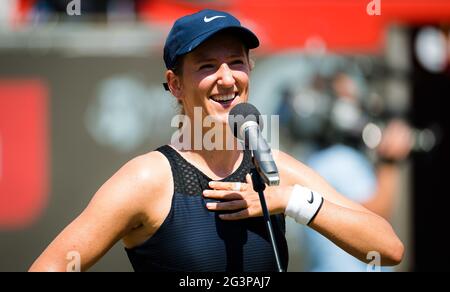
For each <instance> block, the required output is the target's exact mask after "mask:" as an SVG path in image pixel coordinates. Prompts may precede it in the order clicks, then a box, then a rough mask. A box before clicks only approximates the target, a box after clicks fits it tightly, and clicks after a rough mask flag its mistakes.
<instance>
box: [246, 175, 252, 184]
mask: <svg viewBox="0 0 450 292" xmlns="http://www.w3.org/2000/svg"><path fill="white" fill-rule="evenodd" d="M245 180H246V181H247V184H248V185H250V186H253V181H252V176H251V175H250V173H247V175H246V176H245Z"/></svg>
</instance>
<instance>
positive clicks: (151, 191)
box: [97, 151, 172, 204]
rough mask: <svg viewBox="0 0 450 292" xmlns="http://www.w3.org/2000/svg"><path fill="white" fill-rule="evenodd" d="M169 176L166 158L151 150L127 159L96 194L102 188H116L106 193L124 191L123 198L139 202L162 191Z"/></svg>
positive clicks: (99, 192) (100, 191)
mask: <svg viewBox="0 0 450 292" xmlns="http://www.w3.org/2000/svg"><path fill="white" fill-rule="evenodd" d="M171 177H172V176H171V170H170V165H169V162H168V161H167V159H166V158H165V157H164V155H162V154H161V153H160V152H158V151H152V152H149V153H147V154H144V155H140V156H137V157H135V158H133V159H131V160H130V161H128V162H127V163H126V164H125V165H124V166H122V167H121V168H120V169H119V170H118V171H117V172H116V173H115V174H114V175H113V176H112V177H111V178H110V179H109V180H108V181H107V182H106V183H105V184H104V185H103V186H102V187H101V188H100V189H99V191H98V193H97V195H100V194H101V193H102V191H103V190H104V189H109V188H112V189H116V188H117V190H116V191H115V192H110V190H108V191H107V193H109V194H111V193H115V194H120V193H124V195H125V196H127V198H123V199H126V200H127V201H130V203H131V204H132V201H134V202H136V203H137V204H139V203H141V202H142V200H148V199H150V197H151V196H156V195H158V194H159V192H160V191H163V189H164V188H166V187H167V185H168V180H169V179H171Z"/></svg>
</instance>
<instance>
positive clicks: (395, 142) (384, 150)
mask: <svg viewBox="0 0 450 292" xmlns="http://www.w3.org/2000/svg"><path fill="white" fill-rule="evenodd" d="M411 148H412V137H411V129H410V127H409V126H408V125H407V124H406V123H405V122H403V121H401V120H393V121H392V122H390V123H389V124H388V126H387V128H386V129H385V130H384V132H383V139H382V140H381V143H380V145H379V146H378V149H377V152H378V154H379V155H380V157H382V158H384V159H388V160H393V161H401V160H404V159H405V158H406V157H407V156H408V155H409V153H410V152H411Z"/></svg>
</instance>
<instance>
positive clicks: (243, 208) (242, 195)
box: [203, 174, 292, 220]
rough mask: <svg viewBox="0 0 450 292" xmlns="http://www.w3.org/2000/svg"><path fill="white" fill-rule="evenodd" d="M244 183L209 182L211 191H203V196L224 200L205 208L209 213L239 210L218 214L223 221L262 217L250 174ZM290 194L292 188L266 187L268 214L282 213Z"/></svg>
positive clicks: (209, 204)
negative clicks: (232, 211)
mask: <svg viewBox="0 0 450 292" xmlns="http://www.w3.org/2000/svg"><path fill="white" fill-rule="evenodd" d="M245 178H246V181H247V182H246V183H236V182H219V181H211V182H210V183H209V186H210V187H211V188H212V190H204V191H203V196H204V197H206V198H211V199H219V200H224V202H219V203H208V204H206V207H207V208H208V210H211V211H219V210H240V211H237V212H235V213H229V214H220V215H219V217H220V218H221V219H223V220H240V219H245V218H249V217H259V216H263V212H262V208H261V201H260V200H259V195H258V193H257V192H255V191H254V190H253V183H252V179H251V177H250V174H247V176H246V177H245ZM291 192H292V187H290V186H288V187H286V186H285V187H283V186H277V187H268V188H266V190H265V191H264V196H265V198H266V203H267V208H268V209H269V213H270V214H279V213H284V210H285V209H286V206H287V203H288V201H289V198H290V195H291Z"/></svg>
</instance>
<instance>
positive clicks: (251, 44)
mask: <svg viewBox="0 0 450 292" xmlns="http://www.w3.org/2000/svg"><path fill="white" fill-rule="evenodd" d="M224 31H233V32H234V33H236V35H237V36H238V37H239V38H240V39H241V40H242V42H243V43H244V44H245V46H246V47H247V48H248V49H254V48H257V47H259V39H258V37H257V36H256V35H255V34H254V33H253V32H252V31H251V30H249V29H247V28H245V27H242V26H227V27H223V28H220V29H217V30H212V31H209V32H207V33H205V34H202V35H201V36H199V37H197V38H195V39H194V40H193V41H191V42H190V43H189V44H187V45H186V46H184V47H183V48H181V49H180V50H179V51H178V52H177V53H176V55H177V56H181V55H184V54H187V53H190V52H192V51H193V50H194V49H195V48H197V47H198V46H200V45H201V44H202V43H203V42H205V41H206V40H208V39H209V38H211V37H212V36H214V35H216V34H218V33H220V32H224Z"/></svg>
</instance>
